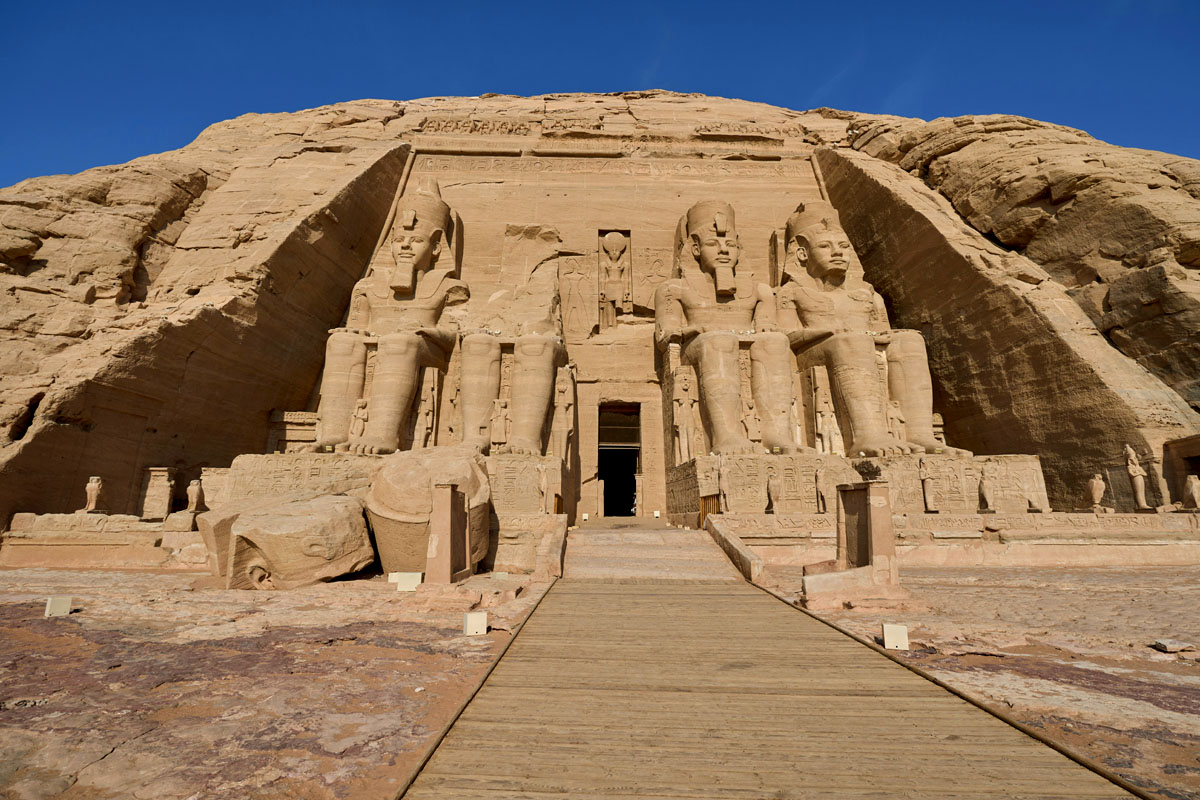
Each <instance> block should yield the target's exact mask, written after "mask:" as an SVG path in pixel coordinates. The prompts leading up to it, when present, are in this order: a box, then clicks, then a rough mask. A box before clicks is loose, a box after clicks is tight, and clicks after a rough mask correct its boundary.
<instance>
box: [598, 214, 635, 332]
mask: <svg viewBox="0 0 1200 800" xmlns="http://www.w3.org/2000/svg"><path fill="white" fill-rule="evenodd" d="M628 247H629V242H628V240H627V239H626V238H625V235H624V234H623V233H621V232H620V231H609V232H608V233H606V234H604V236H603V237H602V238H601V239H600V249H601V253H600V262H601V266H600V330H604V329H606V328H611V327H613V326H614V325H616V324H617V310H618V309H620V310H621V312H622V313H629V312H630V311H632V310H633V303H632V300H633V298H632V297H631V296H630V293H629V280H628V277H627V275H626V261H625V253H626V250H628Z"/></svg>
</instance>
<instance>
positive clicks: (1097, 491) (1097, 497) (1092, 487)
mask: <svg viewBox="0 0 1200 800" xmlns="http://www.w3.org/2000/svg"><path fill="white" fill-rule="evenodd" d="M1087 488H1088V499H1089V500H1091V501H1092V510H1093V511H1099V510H1100V509H1101V505H1100V503H1101V502H1103V500H1104V491H1105V489H1107V488H1108V487H1107V486H1106V485H1105V484H1104V476H1102V475H1101V474H1100V473H1099V472H1097V473H1096V474H1095V475H1093V476H1092V477H1091V478H1089V479H1088V483H1087Z"/></svg>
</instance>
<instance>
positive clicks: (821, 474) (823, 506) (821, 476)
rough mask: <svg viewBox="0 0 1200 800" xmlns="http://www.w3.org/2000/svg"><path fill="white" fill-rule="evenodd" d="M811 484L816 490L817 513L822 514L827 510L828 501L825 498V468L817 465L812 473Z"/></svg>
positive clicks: (827, 489) (826, 490)
mask: <svg viewBox="0 0 1200 800" xmlns="http://www.w3.org/2000/svg"><path fill="white" fill-rule="evenodd" d="M813 484H814V486H815V488H816V492H817V513H818V514H824V513H826V512H827V511H828V510H829V503H828V501H827V500H826V497H827V496H828V494H827V493H828V492H829V487H828V486H826V485H825V468H824V467H817V470H816V472H815V473H814V474H813Z"/></svg>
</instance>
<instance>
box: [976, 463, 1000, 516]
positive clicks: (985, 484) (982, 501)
mask: <svg viewBox="0 0 1200 800" xmlns="http://www.w3.org/2000/svg"><path fill="white" fill-rule="evenodd" d="M994 478H995V476H994V475H992V470H991V465H990V463H989V462H984V465H983V469H981V470H980V471H979V513H981V514H995V513H996V499H995V496H994V495H995V491H994V489H995V487H994V486H993V483H994Z"/></svg>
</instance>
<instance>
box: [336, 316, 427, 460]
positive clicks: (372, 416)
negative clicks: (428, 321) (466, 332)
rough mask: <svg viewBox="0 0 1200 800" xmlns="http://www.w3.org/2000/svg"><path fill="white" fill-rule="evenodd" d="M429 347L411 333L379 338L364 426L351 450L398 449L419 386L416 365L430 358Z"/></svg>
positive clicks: (380, 451) (418, 372) (390, 451)
mask: <svg viewBox="0 0 1200 800" xmlns="http://www.w3.org/2000/svg"><path fill="white" fill-rule="evenodd" d="M431 347H432V345H430V344H429V342H428V341H426V340H425V339H423V338H421V337H420V336H417V335H416V334H412V333H393V334H389V335H387V336H382V337H380V339H379V350H378V351H377V352H376V354H375V375H374V377H373V378H372V380H371V399H370V402H368V404H367V412H368V417H367V429H366V432H365V433H364V434H363V437H362V439H360V440H359V441H358V442H355V443H353V444H352V445H351V449H352V450H353V451H354V452H356V453H392V452H395V451H396V450H398V449H399V448H400V431H401V430H403V429H404V423H405V422H407V420H408V414H409V412H410V411H411V410H412V404H413V398H414V397H415V396H416V394H417V387H418V386H419V385H420V379H421V370H420V368H421V367H422V366H424V365H426V364H427V363H429V362H430V361H431V360H432V358H431V355H432V354H431V353H429V352H427V351H428V350H429V349H430V348H431Z"/></svg>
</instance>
